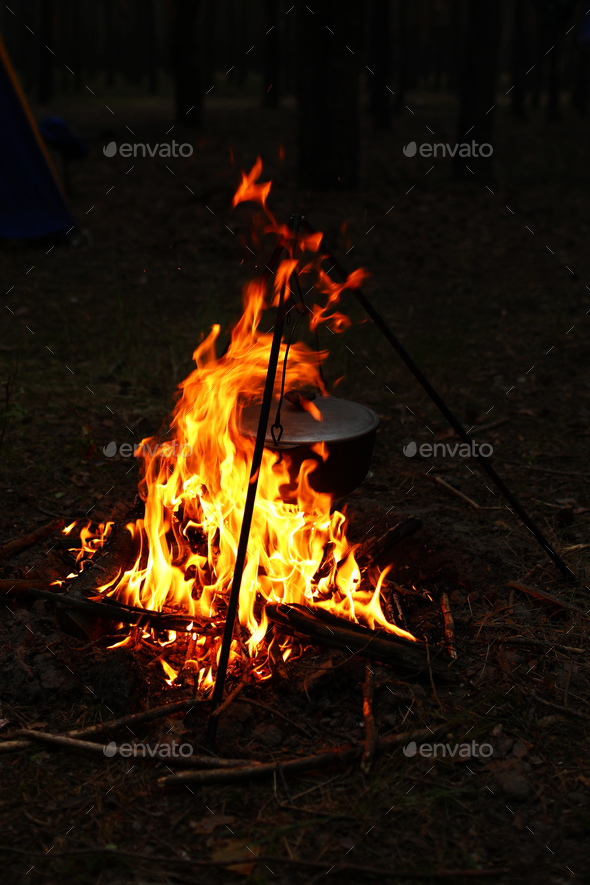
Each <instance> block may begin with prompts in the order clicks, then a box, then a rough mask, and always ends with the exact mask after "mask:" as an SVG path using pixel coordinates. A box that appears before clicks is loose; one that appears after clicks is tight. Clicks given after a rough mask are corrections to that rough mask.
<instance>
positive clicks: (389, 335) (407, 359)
mask: <svg viewBox="0 0 590 885" xmlns="http://www.w3.org/2000/svg"><path fill="white" fill-rule="evenodd" d="M302 225H303V226H304V227H305V228H306V229H307V230H308V232H309V233H315V231H314V229H313V228H312V227H311V225H310V224H309V222H308V221H307V220H306V219H305V218H304V219H303V220H302ZM323 244H324V240H323V239H322V242H321V244H320V249H322V247H323ZM322 251H323V253H324V255H325V257H326V259H327V260H328V261H329V262H330V263H331V264H332V266H333V268H334V270H335V271H336V273H337V274H338V276H339V277H341V279H342V280H343V281H345V280H346V279H347V277H348V274H347V273H346V272H345V271H344V270H343V268H342V267H341V265H340V264H339V263H338V261H337V260H336V258H335V257H334V255H333V254H332V253H331V252H330V251H328V250H327V249H325V248H323V250H322ZM350 291H351V292H352V294H353V295H354V296H355V297H356V299H357V301H358V302H359V303H360V304H361V305H362V307H363V308H364V310H365V311H366V313H367V314H368V315H369V316H370V317H371V319H372V320H373V322H374V323H375V325H376V326H377V328H378V329H379V330H380V332H382V333H383V335H384V336H385V338H386V339H387V340H388V341H389V343H390V344H391V346H392V347H393V348H394V350H395V351H396V352H397V353H398V354H399V356H400V357H401V359H402V360H403V361H404V363H405V364H406V366H407V367H408V369H409V370H410V372H411V373H412V375H413V376H414V378H415V379H416V380H417V381H418V383H419V384H420V385H421V386H422V388H423V389H424V390H425V391H426V393H427V394H428V396H429V397H430V399H431V400H432V402H433V403H434V404H435V406H436V407H437V409H438V410H439V412H441V414H442V415H443V416H444V417H445V418H446V420H447V421H448V423H449V424H450V425H451V427H452V428H453V430H454V431H455V433H456V434H457V436H458V437H460V438H461V439H462V440H463V441H464V442H466V443H467V444H468V445H471V443H472V438H471V437H470V436H469V434H468V433H467V431H466V430H465V428H464V427H463V425H462V424H461V422H460V421H459V419H458V418H457V417H456V416H455V415H454V413H453V412H451V410H450V409H449V407H448V406H447V404H446V403H445V401H444V400H443V399H442V397H441V396H440V395H439V394H438V393H437V391H436V390H435V389H434V387H433V386H432V384H431V383H430V381H429V380H428V378H426V376H425V375H423V373H422V371H421V370H420V369H419V367H418V366H417V365H416V363H415V362H414V360H413V359H412V357H411V356H410V355H409V353H408V352H407V351H406V349H405V348H404V346H403V345H402V344H401V342H400V341H399V340H398V339H397V338H396V336H395V335H394V334H393V332H392V331H391V329H390V328H389V326H388V325H387V323H386V322H385V320H384V319H383V317H382V316H381V314H379V313H378V312H377V311H376V310H375V308H374V307H373V305H372V304H371V302H370V301H369V299H368V298H367V296H366V295H365V294H364V293H363V292H361V290H360V289H356V288H354V287H352V286H351V287H350ZM475 457H476V458H477V461H478V462H479V464H480V466H481V468H482V469H483V470H484V471H485V472H486V473H487V475H488V476H489V477H490V479H491V480H492V482H493V483H494V484H495V486H496V488H497V489H498V490H499V491H500V492H501V493H502V495H503V496H504V498H505V499H506V500H507V501H508V503H509V504H510V506H511V507H512V508H513V509H514V511H515V513H516V514H517V515H518V516H519V517H520V519H521V521H522V522H523V524H524V525H525V526H526V527H527V529H528V530H529V531H530V533H531V534H532V535H533V537H534V538H535V540H536V541H537V542H538V543H539V545H540V546H541V547H542V548H543V549H544V550H545V551H546V552H547V553H548V555H549V556H550V557H551V559H552V560H553V562H554V563H555V565H556V566H557V568H558V569H559V571H560V572H561V573H562V574H563V576H564V577H565V578H566V579H568V580H571V579H572V578H575V574H574V572H573V571H572V570H571V568H570V567H569V566H568V565H566V564H565V562H564V561H563V559H562V558H561V557H560V556H559V554H558V553H557V552H556V551H555V550H554V549H553V547H552V546H551V545H550V544H549V542H548V541H547V539H546V538H545V536H544V535H543V533H542V532H541V530H540V529H539V527H538V526H537V525H536V523H534V522H533V520H532V519H531V518H530V517H529V516H528V514H527V513H526V511H525V510H524V508H523V507H522V506H521V504H520V503H519V502H518V500H517V499H516V498H515V497H514V495H513V494H512V492H511V491H510V490H509V489H508V488H507V487H506V485H505V483H504V481H503V480H502V479H501V478H500V477H499V476H498V474H497V473H496V471H495V470H494V468H493V467H492V465H491V464H490V462H489V461H488V459H487V458H484V457H483V456H482V455H481V454H480V453H479V452H478V453H477V454H476V456H475Z"/></svg>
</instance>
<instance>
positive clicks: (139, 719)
mask: <svg viewBox="0 0 590 885" xmlns="http://www.w3.org/2000/svg"><path fill="white" fill-rule="evenodd" d="M206 703H208V699H207V698H205V699H204V698H195V697H192V698H186V699H185V700H184V701H177V702H176V703H174V704H163V705H162V706H161V707H152V709H151V710H143V711H142V712H141V713H130V714H129V715H128V716H121V717H120V718H119V719H108V720H107V721H106V722H97V723H96V725H89V726H88V727H87V728H77V729H74V730H73V731H68V732H66V734H65V735H64V737H68V738H81V739H85V738H89V737H96V736H97V735H99V734H103V733H104V732H111V733H112V732H114V731H117V730H118V729H120V728H130V727H131V726H132V725H135V726H137V725H142V724H143V723H144V722H152V721H153V720H154V719H162V718H164V717H165V716H171V715H173V714H174V713H182V712H183V711H186V712H187V713H189V712H190V711H191V710H192V709H193V707H194V706H196V705H197V704H206ZM19 733H20V734H22V732H19ZM30 746H31V742H30V741H29V740H7V741H0V753H11V752H14V751H16V750H25V749H26V748H27V747H30ZM101 746H102V745H101Z"/></svg>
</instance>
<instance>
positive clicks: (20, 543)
mask: <svg viewBox="0 0 590 885" xmlns="http://www.w3.org/2000/svg"><path fill="white" fill-rule="evenodd" d="M63 525H64V521H63V519H53V520H52V521H51V522H49V523H47V525H42V526H39V528H38V529H35V530H34V531H33V532H29V534H28V535H22V536H21V537H20V538H14V539H13V540H12V541H6V543H5V544H2V545H1V546H0V559H8V558H9V557H10V556H15V554H17V553H20V551H21V550H26V549H27V547H34V546H35V544H39V543H40V542H41V541H44V540H45V538H48V537H49V535H51V534H53V532H57V531H59V529H61V528H63Z"/></svg>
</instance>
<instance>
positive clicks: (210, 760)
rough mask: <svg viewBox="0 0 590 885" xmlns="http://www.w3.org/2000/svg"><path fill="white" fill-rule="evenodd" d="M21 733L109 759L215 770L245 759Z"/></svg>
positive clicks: (31, 738) (43, 733)
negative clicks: (152, 750)
mask: <svg viewBox="0 0 590 885" xmlns="http://www.w3.org/2000/svg"><path fill="white" fill-rule="evenodd" d="M21 734H22V735H23V737H25V738H29V739H30V740H34V741H41V743H44V744H53V745H54V746H57V747H61V748H62V749H65V750H81V751H82V752H83V753H94V754H97V755H103V756H105V757H106V758H109V759H112V758H113V757H114V756H120V757H121V758H123V759H129V758H132V759H134V760H136V759H142V760H143V761H144V762H148V761H149V762H156V763H160V764H161V763H165V764H166V765H189V766H191V767H192V766H194V767H195V768H214V769H216V770H217V769H225V768H238V767H240V766H243V764H244V761H245V760H244V759H220V758H218V757H216V756H194V755H190V756H181V755H179V756H172V755H167V756H161V755H160V754H159V753H157V752H156V751H154V752H153V753H150V752H149V750H148V748H147V747H145V746H144V747H143V748H142V749H139V747H135V748H133V749H131V750H128V749H127V747H125V750H124V751H123V749H122V747H123V745H120V746H117V745H115V743H114V742H112V743H110V744H107V745H105V744H95V743H92V742H91V741H81V740H76V739H75V738H71V737H68V736H67V735H65V734H50V733H49V732H47V731H36V730H35V729H23V731H22V732H21ZM126 743H130V742H126ZM1 746H2V745H1V744H0V747H1ZM262 764H263V763H261V762H250V761H248V765H249V766H250V767H252V768H256V766H258V765H262Z"/></svg>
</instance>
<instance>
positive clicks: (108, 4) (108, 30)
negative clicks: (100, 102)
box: [104, 0, 116, 88]
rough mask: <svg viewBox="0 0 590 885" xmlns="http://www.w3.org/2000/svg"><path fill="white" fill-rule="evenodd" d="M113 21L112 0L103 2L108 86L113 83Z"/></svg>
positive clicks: (114, 36)
mask: <svg viewBox="0 0 590 885" xmlns="http://www.w3.org/2000/svg"><path fill="white" fill-rule="evenodd" d="M115 41H116V34H115V22H114V0H105V2H104V62H105V82H106V85H107V87H108V88H110V87H112V86H113V85H114V83H115Z"/></svg>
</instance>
